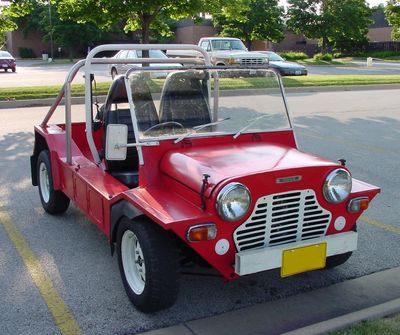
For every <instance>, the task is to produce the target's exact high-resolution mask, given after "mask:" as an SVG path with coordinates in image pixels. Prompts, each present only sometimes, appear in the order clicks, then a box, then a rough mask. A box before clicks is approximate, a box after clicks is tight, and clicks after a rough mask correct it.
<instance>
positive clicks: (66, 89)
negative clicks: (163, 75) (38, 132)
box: [40, 44, 211, 165]
mask: <svg viewBox="0 0 400 335" xmlns="http://www.w3.org/2000/svg"><path fill="white" fill-rule="evenodd" d="M166 49H169V50H195V51H197V52H199V53H200V54H201V55H202V56H203V57H204V59H198V58H197V59H196V58H179V59H177V58H170V59H158V58H140V59H114V58H113V59H111V58H94V57H95V55H97V54H98V53H99V52H102V51H119V50H166ZM199 62H200V63H202V64H205V65H207V66H211V62H210V57H209V56H208V54H207V52H206V51H205V50H203V49H202V48H200V47H198V46H196V45H191V44H182V45H173V44H105V45H100V46H98V47H95V48H94V49H92V50H91V51H90V52H89V54H88V55H87V57H86V59H82V60H80V61H79V62H77V63H76V64H74V65H73V66H72V67H71V69H70V70H69V72H68V74H67V77H66V79H65V82H64V84H63V86H62V88H61V90H60V92H59V93H58V96H57V98H56V100H55V101H54V103H53V105H52V106H51V107H50V109H49V111H48V112H47V114H46V116H45V118H44V119H43V121H42V123H41V124H40V126H41V127H43V128H45V127H47V125H48V122H49V120H50V118H51V117H52V115H53V114H54V112H55V110H56V108H57V107H58V106H59V104H60V102H61V100H62V99H63V98H65V136H66V155H67V163H68V164H72V152H71V128H72V127H71V83H72V81H73V80H74V78H75V76H76V74H77V73H78V71H79V70H80V69H81V68H82V67H85V69H84V77H85V117H86V138H87V141H88V144H89V149H90V152H91V154H92V155H93V158H94V161H95V162H96V164H97V165H99V164H100V157H99V154H98V152H97V149H96V146H95V144H94V139H93V134H92V115H91V113H92V106H91V99H90V97H91V80H90V74H91V71H92V65H93V64H142V63H158V64H161V63H166V64H172V63H182V64H197V63H199Z"/></svg>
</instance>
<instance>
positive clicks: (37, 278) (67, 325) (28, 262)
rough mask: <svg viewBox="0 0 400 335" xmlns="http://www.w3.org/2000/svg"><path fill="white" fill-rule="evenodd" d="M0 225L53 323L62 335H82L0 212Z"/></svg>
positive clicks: (30, 253) (14, 229)
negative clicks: (30, 278)
mask: <svg viewBox="0 0 400 335" xmlns="http://www.w3.org/2000/svg"><path fill="white" fill-rule="evenodd" d="M0 223H1V224H2V225H3V227H4V229H5V230H6V232H7V235H8V237H9V238H10V240H11V241H12V242H13V244H14V246H15V248H16V249H17V251H18V253H19V255H20V256H21V258H22V261H23V262H24V264H25V266H26V267H27V269H28V272H29V274H30V276H31V277H32V280H33V282H34V283H35V285H36V287H37V288H38V289H39V292H40V294H41V296H42V298H43V300H44V301H45V303H46V305H47V307H48V309H49V310H50V312H51V314H52V315H53V318H54V321H55V323H56V325H57V327H58V328H59V330H60V332H61V334H63V335H75V334H83V332H82V330H81V329H80V327H79V325H78V323H77V322H76V320H75V318H74V316H73V315H72V313H71V311H70V310H69V308H68V306H67V305H66V303H65V302H64V300H63V299H62V298H61V296H60V294H59V292H58V291H57V290H56V288H55V287H54V285H53V283H52V281H51V279H50V277H49V276H48V275H47V274H46V272H45V271H44V269H43V267H42V266H41V264H40V262H39V260H38V259H37V258H36V256H35V255H34V254H33V252H32V250H31V249H30V248H29V246H28V244H27V242H26V241H25V239H24V237H23V236H22V234H21V233H20V232H19V231H18V229H17V227H16V226H15V225H14V224H13V223H12V221H11V218H10V216H9V215H8V214H7V213H5V212H1V211H0Z"/></svg>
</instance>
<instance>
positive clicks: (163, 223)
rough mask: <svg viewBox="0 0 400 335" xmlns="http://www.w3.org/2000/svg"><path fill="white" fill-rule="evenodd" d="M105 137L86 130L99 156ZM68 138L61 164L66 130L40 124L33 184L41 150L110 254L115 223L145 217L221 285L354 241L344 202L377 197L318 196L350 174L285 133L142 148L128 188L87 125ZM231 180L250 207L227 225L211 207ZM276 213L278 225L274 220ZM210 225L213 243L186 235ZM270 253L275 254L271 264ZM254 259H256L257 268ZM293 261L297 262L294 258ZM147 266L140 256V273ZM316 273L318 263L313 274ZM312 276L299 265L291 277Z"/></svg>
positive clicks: (355, 214)
mask: <svg viewBox="0 0 400 335" xmlns="http://www.w3.org/2000/svg"><path fill="white" fill-rule="evenodd" d="M174 61H175V62H176V59H174ZM104 132H105V128H103V127H96V128H94V130H93V134H92V135H93V141H94V145H95V147H96V150H97V152H101V151H102V150H104V141H103V140H102V139H103V137H104V135H105V133H104ZM70 134H72V135H71V136H72V139H71V149H70V150H71V154H70V157H71V161H68V160H69V159H68V149H67V147H68V145H67V143H66V141H67V138H68V134H67V133H66V125H65V124H58V125H47V123H45V122H44V123H42V125H39V126H36V127H35V146H34V151H33V155H32V156H31V166H32V182H33V185H38V184H39V185H40V178H41V176H40V171H41V170H40V166H41V165H38V164H39V163H40V162H39V163H38V160H39V161H40V154H41V152H43V151H48V152H49V154H50V161H51V171H50V173H51V179H52V181H51V183H50V186H51V187H52V188H53V189H54V190H56V191H61V192H62V193H63V194H64V195H65V196H66V197H68V198H69V199H71V200H72V201H73V202H74V203H75V204H76V205H77V206H78V207H79V208H80V209H81V210H82V212H83V213H85V214H86V216H87V217H88V218H89V220H90V221H92V222H93V223H94V224H96V225H97V226H98V228H99V229H100V230H101V231H102V232H103V233H104V234H105V235H106V236H107V238H108V240H109V242H110V245H111V247H112V250H114V245H115V243H117V244H118V234H119V233H118V230H119V226H120V225H121V219H122V218H128V219H130V220H133V221H134V220H135V218H140V217H145V218H147V219H148V220H150V221H151V222H153V223H154V224H155V225H156V226H158V227H161V228H162V230H163V231H165V232H168V234H169V235H172V236H175V237H174V238H175V239H177V241H178V242H177V243H178V244H179V245H180V246H181V250H183V251H185V250H186V249H185V248H187V247H188V248H189V249H190V250H192V251H194V253H195V254H196V255H198V256H200V258H201V259H203V260H205V261H206V262H207V263H208V264H209V265H211V266H212V267H213V268H215V269H216V270H217V271H218V272H219V273H220V274H221V275H222V276H223V278H224V279H225V280H232V279H234V278H237V277H238V276H240V275H244V274H247V273H253V272H258V271H263V270H268V269H273V268H279V267H281V265H282V262H283V261H282V259H283V258H284V257H286V256H283V254H282V252H284V251H285V250H286V249H288V250H295V249H296V248H298V247H300V249H301V248H304V246H306V247H307V246H313V245H314V246H321V245H323V246H324V247H326V245H328V249H329V248H330V245H331V244H330V242H329V241H330V239H332V238H333V239H335V241H336V238H337V236H339V235H340V236H343V238H345V237H346V236H350V237H351V239H353V240H354V238H356V233H354V230H355V224H356V221H357V219H358V218H359V217H360V215H361V214H362V212H363V210H364V209H365V207H363V208H362V209H358V210H356V211H351V210H349V208H350V207H349V203H350V202H351V201H352V200H354V199H364V200H365V201H366V203H367V204H368V203H369V202H370V201H371V200H372V199H373V198H374V197H375V196H376V195H377V193H378V192H379V191H380V190H379V188H377V187H375V186H372V185H369V184H366V183H364V182H361V181H359V180H356V179H354V178H353V180H352V189H351V192H350V194H349V195H348V197H347V198H346V200H345V201H342V202H340V203H331V202H329V201H327V199H326V196H324V191H323V185H324V181H325V180H326V178H327V176H328V175H329V174H330V173H331V172H332V171H334V170H337V169H341V170H345V171H348V170H347V168H346V167H345V166H344V164H343V162H342V163H336V162H331V161H328V160H326V159H323V158H320V157H317V156H314V155H311V154H308V153H305V152H302V151H299V150H298V148H297V144H296V140H295V136H294V132H293V130H292V129H288V130H280V131H269V132H257V133H251V132H249V133H243V134H241V135H240V136H238V137H237V138H236V137H233V136H232V135H221V136H200V137H187V138H185V139H183V140H182V141H179V142H177V141H175V140H174V139H166V140H162V141H159V143H158V145H154V146H153V145H149V146H143V147H141V153H142V156H143V157H142V158H143V161H144V162H145V164H140V165H139V169H138V178H139V179H138V185H137V186H136V187H133V188H129V187H128V186H126V185H124V184H123V183H121V182H120V181H119V180H117V179H116V178H114V177H113V176H112V175H110V173H109V172H107V171H105V170H104V168H102V164H103V163H100V164H99V162H96V159H95V158H94V155H93V154H92V151H91V149H90V145H89V144H88V140H87V134H86V127H85V123H72V124H71V132H70ZM234 183H240V184H243V185H246V187H247V189H248V190H249V192H250V194H251V200H250V205H249V210H248V212H247V213H246V215H244V216H243V217H242V218H241V219H239V220H236V221H234V222H227V220H224V219H223V218H222V217H221V215H220V213H219V212H218V208H217V206H216V204H217V202H218V201H219V199H218V197H219V195H220V193H221V192H222V190H223V189H224V188H225V187H226V186H227V185H230V184H234ZM41 196H42V195H41ZM274 206H275V207H274ZM296 208H300V211H301V213H302V214H301V220H303V221H304V222H305V223H304V222H301V223H295V224H293V220H292V219H291V215H293V214H292V213H293V211H297V209H296ZM282 215H284V219H283V220H284V224H282V223H279V222H280V221H279V220H281V219H280V217H282ZM296 215H297V214H296ZM296 220H297V219H296ZM299 220H300V219H299ZM260 222H261V223H260ZM274 222H278V223H279V224H276V223H275V224H274ZM210 224H211V225H213V227H215V229H216V231H215V236H212V238H209V239H208V238H204V239H202V240H199V241H193V240H191V238H190V236H189V233H190V231H191V229H193V227H195V228H196V227H198V226H200V227H204V226H207V225H210ZM260 224H261V225H262V228H259V225H260ZM293 225H294V226H295V227H294V228H292V227H293ZM298 225H300V226H301V227H302V228H299V227H298ZM274 226H277V228H274ZM293 231H294V233H293V234H294V235H293V234H292V232H293ZM266 234H269V235H268V237H267V236H266ZM332 241H333V240H332ZM144 242H145V241H140V243H141V244H143V243H144ZM335 243H336V242H335ZM338 243H339V242H338ZM340 243H341V244H340ZM340 243H339V244H340V246H339V247H338V248H339V249H338V250H336V251H332V250H331V251H329V250H328V251H326V253H325V256H324V257H325V258H326V256H329V255H330V254H329V253H331V254H332V255H336V254H340V253H345V252H347V251H349V250H350V251H351V250H354V248H352V249H343V248H345V247H346V243H342V242H340ZM354 243H356V242H354ZM339 244H338V245H339ZM285 248H286V249H285ZM340 248H342V249H340ZM307 250H308V249H307ZM340 250H342V251H340ZM306 252H308V251H306ZM274 253H276V255H278V256H277V257H274V256H273V255H274ZM145 256H146V255H145ZM281 257H282V259H281ZM325 258H324V260H325ZM328 258H329V257H328ZM252 259H254V260H257V261H255V264H252V262H251V260H252ZM260 259H262V260H263V261H261V262H260ZM298 260H299V263H301V262H302V261H301V258H299V259H298ZM150 261H151V260H149V259H147V261H146V266H148V264H149V263H147V262H150ZM139 262H141V259H139ZM305 262H306V260H305ZM339 263H340V262H339ZM299 266H300V265H299ZM323 266H325V263H324V264H323V265H322V266H319V268H321V267H323ZM294 267H296V265H295V266H294ZM316 268H318V267H316ZM311 269H313V268H308V265H305V266H303V265H301V266H300V270H299V271H297V270H296V269H295V270H294V271H295V272H294V273H297V272H302V271H306V270H311ZM296 271H297V272H296ZM128 281H129V280H128ZM145 284H146V283H145ZM127 293H128V295H129V296H130V293H129V292H128V291H127ZM140 295H141V294H136V295H135V296H134V298H133V299H132V298H131V299H132V301H133V303H134V304H135V305H136V306H138V307H139V308H140V309H142V310H144V311H151V310H156V309H160V308H164V307H165V306H166V305H165V304H164V305H163V304H160V305H159V306H158V307H155V308H153V307H149V308H148V306H147V307H143V304H142V303H141V302H139V303H138V302H137V300H135V299H138V296H139V298H140ZM130 297H131V296H130ZM170 304H171V302H170V303H169V305H170Z"/></svg>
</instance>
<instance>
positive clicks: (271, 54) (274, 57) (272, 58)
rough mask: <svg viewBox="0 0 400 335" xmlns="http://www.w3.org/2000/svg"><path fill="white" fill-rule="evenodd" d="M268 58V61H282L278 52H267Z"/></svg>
mask: <svg viewBox="0 0 400 335" xmlns="http://www.w3.org/2000/svg"><path fill="white" fill-rule="evenodd" d="M267 55H268V58H269V60H270V61H272V62H273V61H275V62H282V61H284V59H283V58H282V57H281V56H279V55H278V54H276V53H275V52H268V54H267Z"/></svg>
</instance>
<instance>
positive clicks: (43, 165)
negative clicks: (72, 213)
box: [36, 150, 70, 215]
mask: <svg viewBox="0 0 400 335" xmlns="http://www.w3.org/2000/svg"><path fill="white" fill-rule="evenodd" d="M46 172H47V176H48V179H47V180H46V179H44V178H46V177H45V175H46ZM36 173H37V181H38V186H39V195H40V201H41V202H42V206H43V208H44V210H45V211H46V212H47V213H49V214H53V215H57V214H62V213H64V212H65V211H66V210H67V209H68V206H69V202H70V200H69V198H68V197H67V196H66V195H65V194H64V193H63V192H61V191H57V190H54V188H53V177H52V174H51V162H50V153H49V151H48V150H43V151H41V152H40V154H39V156H38V160H37V165H36Z"/></svg>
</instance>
